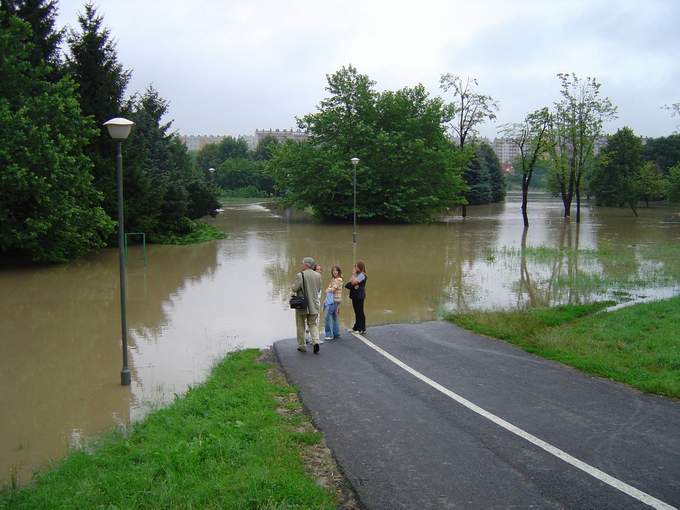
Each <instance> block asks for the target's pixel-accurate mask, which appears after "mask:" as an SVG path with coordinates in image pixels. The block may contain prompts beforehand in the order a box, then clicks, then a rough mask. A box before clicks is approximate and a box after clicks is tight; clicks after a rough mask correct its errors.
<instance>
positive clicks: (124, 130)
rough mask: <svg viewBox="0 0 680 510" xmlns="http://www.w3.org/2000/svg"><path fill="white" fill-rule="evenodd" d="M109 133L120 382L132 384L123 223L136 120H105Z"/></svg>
mask: <svg viewBox="0 0 680 510" xmlns="http://www.w3.org/2000/svg"><path fill="white" fill-rule="evenodd" d="M104 125H105V126H106V129H107V130H108V131H109V135H110V136H111V138H113V140H114V141H115V142H117V147H116V180H117V182H118V265H119V272H120V328H121V336H122V340H123V368H122V370H121V371H120V384H121V385H123V386H129V385H130V370H129V369H128V349H127V305H126V299H127V296H126V294H127V278H126V275H125V255H124V254H123V248H124V243H125V241H124V239H125V224H124V223H123V149H122V145H123V141H124V140H126V139H127V137H128V135H129V134H130V131H131V130H132V126H134V125H135V123H134V122H132V121H131V120H127V119H122V118H120V117H117V118H115V119H111V120H107V121H106V122H104Z"/></svg>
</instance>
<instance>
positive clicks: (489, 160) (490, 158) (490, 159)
mask: <svg viewBox="0 0 680 510" xmlns="http://www.w3.org/2000/svg"><path fill="white" fill-rule="evenodd" d="M477 152H478V154H479V156H480V157H481V158H482V161H484V166H485V167H486V174H487V175H488V177H489V190H490V191H491V202H502V201H503V200H505V191H506V185H505V177H504V176H503V169H502V168H501V162H500V161H498V156H496V152H495V151H494V150H493V147H491V145H489V144H488V143H486V142H482V143H481V144H479V147H478V148H477Z"/></svg>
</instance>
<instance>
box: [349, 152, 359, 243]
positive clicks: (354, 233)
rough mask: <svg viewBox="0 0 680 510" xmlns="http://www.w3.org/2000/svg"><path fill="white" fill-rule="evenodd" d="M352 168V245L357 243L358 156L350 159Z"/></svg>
mask: <svg viewBox="0 0 680 510" xmlns="http://www.w3.org/2000/svg"><path fill="white" fill-rule="evenodd" d="M350 161H351V162H352V166H353V167H354V227H353V229H352V243H355V244H356V242H357V165H358V164H359V158H357V157H356V156H355V157H353V158H352V159H350Z"/></svg>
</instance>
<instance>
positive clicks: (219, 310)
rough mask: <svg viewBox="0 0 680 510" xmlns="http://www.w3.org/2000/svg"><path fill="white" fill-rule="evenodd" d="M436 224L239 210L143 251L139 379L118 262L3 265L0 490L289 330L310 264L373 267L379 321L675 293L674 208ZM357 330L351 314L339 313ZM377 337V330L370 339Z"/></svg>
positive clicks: (549, 204) (369, 304)
mask: <svg viewBox="0 0 680 510" xmlns="http://www.w3.org/2000/svg"><path fill="white" fill-rule="evenodd" d="M468 211H469V216H468V217H467V218H466V219H465V220H462V219H460V218H452V219H451V220H450V221H448V222H446V223H441V224H432V225H415V226H396V225H389V226H384V225H369V226H366V225H361V224H360V225H359V228H358V243H357V245H356V246H355V247H353V245H352V242H351V240H352V232H351V229H352V227H351V225H320V224H317V223H314V222H310V221H303V220H291V219H290V218H287V217H285V215H284V216H279V215H276V214H275V213H273V212H271V211H270V210H268V209H267V208H266V207H265V206H264V205H262V204H244V205H234V206H228V207H226V208H225V211H224V212H223V213H222V214H220V215H219V216H218V217H217V218H215V219H214V220H213V221H214V223H215V224H216V225H217V226H219V227H220V228H222V229H223V230H224V231H225V232H227V233H228V234H229V238H228V239H225V240H223V241H218V242H210V243H205V244H201V245H195V246H150V247H148V248H147V263H146V265H145V263H144V258H143V256H142V251H141V248H139V247H133V248H131V251H130V257H129V266H128V268H129V274H128V281H129V283H128V292H129V295H128V324H129V327H130V340H129V341H130V363H131V367H130V368H131V372H132V379H133V383H132V386H131V387H129V388H124V387H121V386H120V385H119V381H120V375H119V373H120V368H121V348H120V315H119V313H120V312H119V301H118V300H119V294H118V259H117V252H116V250H105V251H102V252H100V253H98V254H95V255H92V256H90V257H88V258H85V259H82V260H79V261H77V262H74V263H71V264H68V265H62V266H55V267H43V268H20V269H16V268H14V269H12V268H4V269H0V325H1V326H2V327H1V328H0V412H1V413H2V414H1V418H0V481H2V482H6V481H7V480H9V479H10V477H16V478H18V479H19V481H20V482H25V481H27V480H28V479H30V474H31V472H32V471H33V470H34V469H36V468H40V467H42V466H45V465H46V463H48V462H49V461H50V460H51V459H58V458H60V457H61V456H63V455H64V454H65V452H67V450H68V448H70V447H76V448H77V447H80V446H82V444H83V442H84V441H85V440H86V439H87V438H90V437H93V436H94V435H96V434H97V433H99V432H101V431H104V430H108V429H110V428H112V427H114V426H116V425H126V424H128V423H129V422H130V421H131V420H136V419H138V418H140V417H142V416H143V415H144V414H145V413H146V412H148V410H149V409H152V408H154V407H157V406H159V405H162V404H164V403H167V402H168V401H170V400H172V398H173V396H174V395H175V394H180V393H182V392H183V391H184V390H185V389H186V387H187V385H190V384H193V383H196V382H199V381H201V380H202V379H203V378H204V377H205V376H206V374H207V373H208V372H209V370H210V367H211V365H212V364H213V363H214V362H215V360H218V359H219V358H221V357H223V356H224V354H225V353H227V352H229V351H231V350H234V349H236V348H239V347H264V346H267V345H269V344H271V343H272V342H273V341H274V340H277V339H280V338H286V337H292V336H294V334H295V326H294V317H293V313H292V312H291V310H290V309H289V308H288V306H287V300H288V297H289V285H290V282H291V281H292V279H293V276H294V273H295V272H296V271H297V270H298V269H299V265H300V261H301V259H302V257H304V256H307V255H311V256H313V257H315V258H316V259H317V260H318V261H319V262H320V263H321V264H322V266H323V269H324V277H323V280H324V282H326V281H327V280H328V274H327V270H328V269H329V268H330V266H331V264H336V263H337V264H339V265H340V266H341V268H342V269H343V271H344V272H345V274H349V272H350V270H351V265H352V261H354V260H356V259H362V260H364V261H365V262H366V266H367V271H368V274H369V282H368V286H367V300H366V315H367V321H368V324H369V327H370V325H375V324H382V323H395V322H408V321H423V320H429V319H434V318H437V317H440V316H441V315H442V314H443V313H445V312H447V311H455V310H463V311H464V310H469V309H492V308H498V309H500V308H502V309H511V308H525V307H529V306H546V305H552V304H557V303H578V302H587V301H591V300H593V299H599V298H613V299H615V300H617V301H625V300H630V299H644V298H649V297H665V296H670V295H673V294H675V293H677V292H678V291H679V290H680V288H679V285H678V282H679V281H680V262H679V260H680V249H678V246H679V245H680V216H679V215H678V209H677V208H675V209H672V208H652V209H644V208H643V209H640V211H639V213H640V217H638V218H635V217H634V216H633V215H632V213H631V211H630V210H625V209H600V208H598V209H595V208H594V209H592V210H591V209H589V208H587V207H586V209H585V211H584V214H583V222H582V224H581V225H580V227H578V226H577V225H576V224H575V223H565V222H564V220H563V219H562V217H561V212H562V209H561V203H560V202H559V201H557V200H554V199H552V198H549V197H547V196H544V195H536V196H533V197H532V202H531V203H530V206H529V214H530V221H531V222H532V225H531V227H530V228H529V230H528V231H527V232H524V231H523V228H522V222H521V216H520V210H519V201H518V197H517V196H516V195H515V196H510V197H508V200H507V201H506V203H504V204H497V205H492V206H477V207H469V208H468ZM341 316H342V317H343V319H342V320H343V322H344V324H343V326H344V327H348V326H350V325H351V319H352V317H351V306H350V305H349V302H347V301H346V302H345V305H344V308H343V309H342V311H341ZM369 335H370V331H369Z"/></svg>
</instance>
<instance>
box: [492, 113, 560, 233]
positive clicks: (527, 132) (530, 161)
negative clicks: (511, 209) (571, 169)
mask: <svg viewBox="0 0 680 510" xmlns="http://www.w3.org/2000/svg"><path fill="white" fill-rule="evenodd" d="M550 122H551V114H550V111H549V110H548V108H541V109H540V110H536V111H534V112H532V113H530V114H528V115H527V116H526V117H525V118H524V122H522V123H515V124H507V125H505V126H504V127H503V135H504V136H505V137H507V138H509V139H510V140H511V141H512V143H513V144H514V145H515V146H517V148H518V149H519V156H518V162H519V165H520V170H521V172H522V174H521V175H522V219H523V221H524V226H525V227H528V226H529V216H528V215H527V203H528V201H529V186H530V185H531V179H532V177H533V175H534V169H535V168H536V163H537V162H538V160H539V159H540V158H541V156H542V155H544V154H545V153H546V152H547V150H548V147H549V146H548V143H549V139H548V130H549V127H550Z"/></svg>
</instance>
